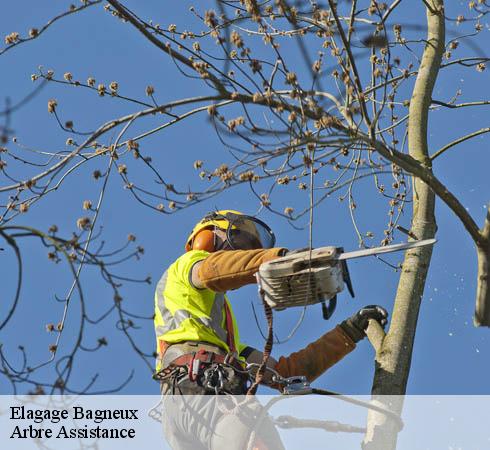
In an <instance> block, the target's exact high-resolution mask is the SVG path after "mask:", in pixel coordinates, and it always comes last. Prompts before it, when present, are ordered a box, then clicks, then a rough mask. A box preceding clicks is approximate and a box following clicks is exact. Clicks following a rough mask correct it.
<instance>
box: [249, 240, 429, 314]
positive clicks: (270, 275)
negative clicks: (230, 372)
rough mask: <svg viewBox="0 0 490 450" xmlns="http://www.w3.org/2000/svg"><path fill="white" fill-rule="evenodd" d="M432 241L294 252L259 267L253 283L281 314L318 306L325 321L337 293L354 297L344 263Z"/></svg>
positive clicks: (320, 248)
mask: <svg viewBox="0 0 490 450" xmlns="http://www.w3.org/2000/svg"><path fill="white" fill-rule="evenodd" d="M435 242H436V239H425V240H421V241H413V242H405V243H402V244H393V245H386V246H383V247H374V248H367V249H362V250H356V251H352V252H344V249H343V247H319V248H315V249H311V250H309V249H306V250H300V251H295V252H291V253H289V254H287V255H286V256H283V257H281V258H277V259H275V260H273V261H269V262H267V263H264V264H262V265H261V266H260V268H259V271H258V274H257V281H258V284H259V288H260V290H261V292H262V294H263V296H264V299H265V301H266V302H267V303H268V304H269V306H270V307H271V308H273V309H275V310H278V311H281V310H284V309H286V308H291V307H295V306H307V305H313V304H316V303H322V311H323V317H324V319H326V320H327V319H329V318H330V316H331V315H332V314H333V311H334V310H335V307H336V305H337V294H338V293H339V292H342V291H343V290H344V287H345V286H347V289H348V291H349V293H350V295H351V296H352V297H354V289H353V287H352V281H351V278H350V275H349V270H348V268H347V260H349V259H354V258H361V257H364V256H373V255H381V254H383V253H391V252H397V251H400V250H407V249H411V248H416V247H423V246H426V245H433V244H434V243H435ZM326 302H328V306H327V304H326Z"/></svg>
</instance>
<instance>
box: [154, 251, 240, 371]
mask: <svg viewBox="0 0 490 450" xmlns="http://www.w3.org/2000/svg"><path fill="white" fill-rule="evenodd" d="M208 255H209V253H208V252H206V251H204V250H191V251H188V252H187V253H185V254H184V255H182V256H181V257H180V258H178V259H177V260H176V261H175V262H174V263H173V264H172V265H171V266H170V267H169V268H168V269H167V270H166V272H165V273H164V274H163V276H162V278H161V279H160V281H159V282H158V284H157V288H156V291H155V334H156V338H157V354H159V353H160V349H161V348H162V346H161V341H164V342H165V343H167V344H176V343H178V342H185V341H201V342H208V343H210V344H213V345H217V346H219V347H221V348H223V349H224V350H225V351H226V352H229V351H230V347H229V346H228V344H227V337H228V332H227V327H226V311H225V309H226V306H227V307H228V310H229V312H230V315H231V319H232V323H233V335H234V336H233V337H234V344H235V348H236V350H237V352H238V354H240V352H241V351H242V350H243V349H244V348H245V347H246V344H242V343H240V336H239V332H238V326H237V323H236V320H235V316H234V314H233V310H232V309H231V305H230V304H229V302H228V298H227V297H226V295H225V294H224V293H223V292H214V291H212V290H210V289H197V288H195V287H194V286H193V285H192V282H191V275H192V273H191V270H192V267H193V266H194V264H196V263H197V262H199V261H202V260H203V259H205V258H206V257H207V256H208ZM225 304H226V305H225ZM160 369H161V365H160V357H157V364H156V370H157V371H158V370H160Z"/></svg>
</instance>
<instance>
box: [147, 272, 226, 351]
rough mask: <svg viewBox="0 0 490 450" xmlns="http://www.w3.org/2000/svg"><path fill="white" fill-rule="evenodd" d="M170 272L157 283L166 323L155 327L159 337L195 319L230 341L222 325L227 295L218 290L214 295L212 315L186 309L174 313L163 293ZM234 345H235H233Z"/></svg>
mask: <svg viewBox="0 0 490 450" xmlns="http://www.w3.org/2000/svg"><path fill="white" fill-rule="evenodd" d="M167 277H168V274H167V272H165V273H164V274H163V276H162V278H161V279H160V281H159V282H158V284H157V291H156V295H157V305H158V309H159V310H160V312H161V315H162V320H163V322H164V325H159V326H157V327H156V328H155V331H156V334H157V337H161V336H163V335H165V334H166V333H168V332H169V331H173V330H176V329H177V328H179V327H180V325H181V324H182V322H183V321H184V320H186V319H191V318H192V319H194V320H196V321H198V322H200V323H201V324H202V325H203V326H205V327H206V328H209V329H210V330H212V331H213V332H214V333H215V334H216V335H217V336H218V337H219V339H221V340H222V341H223V342H225V343H228V339H227V338H228V332H227V329H226V328H223V326H222V320H223V308H224V305H225V296H224V294H223V293H221V292H217V293H216V294H215V296H214V301H213V306H212V308H211V313H210V316H209V317H207V316H201V317H198V316H196V315H194V314H192V313H191V312H189V311H187V310H185V309H177V310H176V311H175V312H174V313H173V314H172V313H171V312H170V311H169V310H168V308H167V307H166V306H165V297H164V295H163V293H164V291H165V286H166V283H167ZM233 346H234V345H233Z"/></svg>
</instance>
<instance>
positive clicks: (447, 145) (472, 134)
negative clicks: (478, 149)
mask: <svg viewBox="0 0 490 450" xmlns="http://www.w3.org/2000/svg"><path fill="white" fill-rule="evenodd" d="M488 132H490V127H487V128H482V129H481V130H478V131H474V132H473V133H470V134H467V135H466V136H461V137H460V138H458V139H456V140H455V141H453V142H450V143H449V144H446V145H445V146H444V147H442V148H440V149H439V150H437V151H436V152H434V153H433V154H432V155H431V156H430V160H431V161H434V159H436V158H437V157H438V156H440V155H442V154H443V153H444V152H445V151H446V150H449V149H450V148H451V147H454V146H455V145H458V144H461V142H464V141H467V140H468V139H471V138H474V137H476V136H479V135H480V134H484V133H488Z"/></svg>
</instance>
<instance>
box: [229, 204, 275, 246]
mask: <svg viewBox="0 0 490 450" xmlns="http://www.w3.org/2000/svg"><path fill="white" fill-rule="evenodd" d="M224 217H225V219H226V221H227V222H228V227H227V229H226V240H227V241H228V244H229V245H230V247H231V248H232V249H234V250H253V249H258V248H272V247H274V244H275V243H276V238H275V236H274V233H273V232H272V230H271V229H270V228H269V226H268V225H267V224H265V223H264V222H262V221H261V220H259V219H256V218H255V217H251V216H246V215H244V214H235V213H232V212H227V213H226V214H225V215H224Z"/></svg>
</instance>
